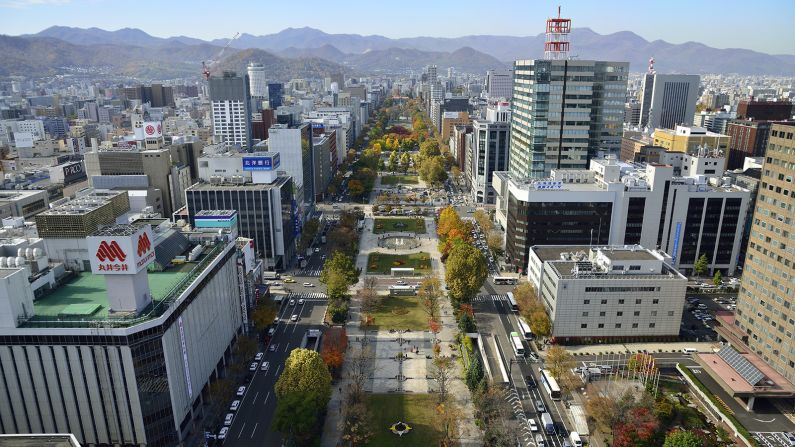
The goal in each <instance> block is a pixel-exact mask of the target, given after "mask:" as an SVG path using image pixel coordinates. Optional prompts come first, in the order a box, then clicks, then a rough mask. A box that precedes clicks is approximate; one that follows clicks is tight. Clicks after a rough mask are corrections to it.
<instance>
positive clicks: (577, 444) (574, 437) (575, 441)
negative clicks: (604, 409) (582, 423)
mask: <svg viewBox="0 0 795 447" xmlns="http://www.w3.org/2000/svg"><path fill="white" fill-rule="evenodd" d="M569 440H570V441H571V445H572V446H574V447H582V439H580V434H579V433H577V432H576V431H573V432H571V433H570V434H569Z"/></svg>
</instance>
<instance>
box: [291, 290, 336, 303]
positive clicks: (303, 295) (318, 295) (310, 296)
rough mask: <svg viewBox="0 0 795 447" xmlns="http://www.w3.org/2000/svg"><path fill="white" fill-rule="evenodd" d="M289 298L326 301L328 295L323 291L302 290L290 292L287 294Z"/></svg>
mask: <svg viewBox="0 0 795 447" xmlns="http://www.w3.org/2000/svg"><path fill="white" fill-rule="evenodd" d="M287 299H288V300H291V299H296V300H304V301H326V300H327V299H328V296H327V295H326V294H325V293H323V292H300V293H290V294H289V295H287Z"/></svg>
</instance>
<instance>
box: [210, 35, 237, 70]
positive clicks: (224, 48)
mask: <svg viewBox="0 0 795 447" xmlns="http://www.w3.org/2000/svg"><path fill="white" fill-rule="evenodd" d="M239 36H240V33H235V35H234V36H233V37H232V38H231V39H229V42H227V43H226V45H224V47H223V48H221V51H219V52H218V55H217V56H215V59H211V60H208V61H202V74H203V75H204V79H205V80H208V79H210V69H211V68H212V67H213V65H215V64H217V63H218V61H220V60H221V56H223V54H224V51H226V49H227V48H229V45H232V42H233V41H234V40H235V39H237V38H238V37H239Z"/></svg>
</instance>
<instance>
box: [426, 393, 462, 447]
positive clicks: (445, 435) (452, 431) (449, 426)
mask: <svg viewBox="0 0 795 447" xmlns="http://www.w3.org/2000/svg"><path fill="white" fill-rule="evenodd" d="M462 417H463V413H462V412H461V410H460V409H459V408H458V407H457V406H456V405H455V403H453V402H444V401H442V402H439V403H438V404H437V405H436V417H435V418H434V420H433V422H434V423H435V425H436V427H437V429H438V431H439V432H441V433H442V439H441V440H439V446H440V447H452V446H457V445H458V439H459V436H460V434H459V432H458V430H459V421H460V420H461V418H462Z"/></svg>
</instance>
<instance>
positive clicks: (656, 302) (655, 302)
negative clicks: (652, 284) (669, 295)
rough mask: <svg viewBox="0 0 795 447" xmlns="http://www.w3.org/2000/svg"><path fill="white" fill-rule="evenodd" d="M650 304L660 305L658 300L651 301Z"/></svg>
mask: <svg viewBox="0 0 795 447" xmlns="http://www.w3.org/2000/svg"><path fill="white" fill-rule="evenodd" d="M651 303H652V304H660V300H658V299H653V300H651Z"/></svg>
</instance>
